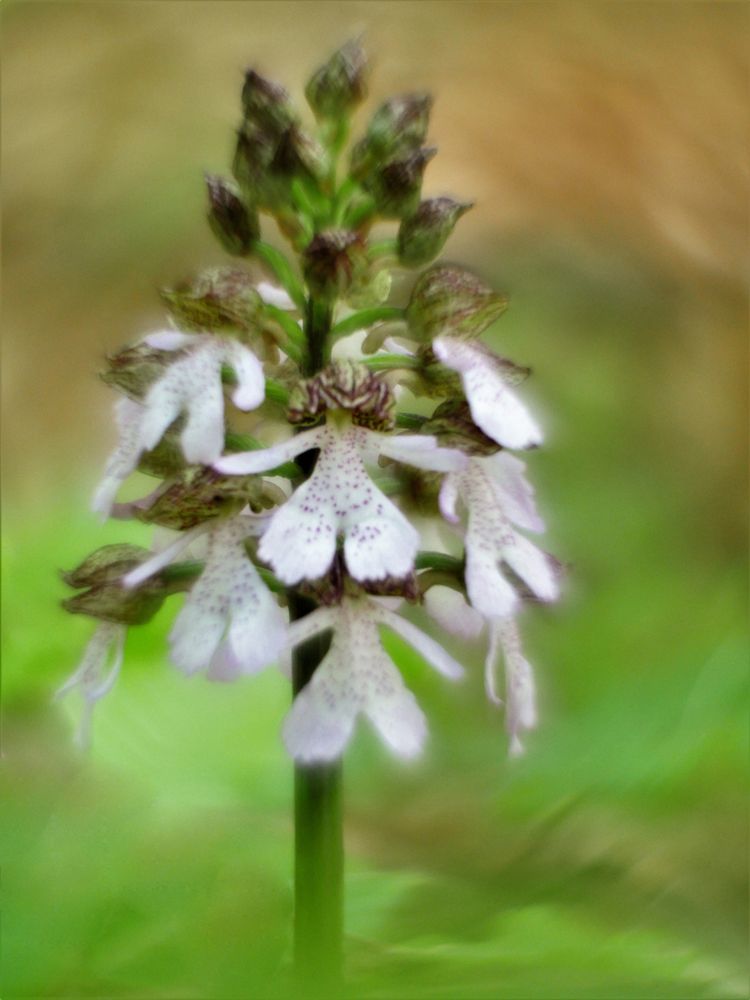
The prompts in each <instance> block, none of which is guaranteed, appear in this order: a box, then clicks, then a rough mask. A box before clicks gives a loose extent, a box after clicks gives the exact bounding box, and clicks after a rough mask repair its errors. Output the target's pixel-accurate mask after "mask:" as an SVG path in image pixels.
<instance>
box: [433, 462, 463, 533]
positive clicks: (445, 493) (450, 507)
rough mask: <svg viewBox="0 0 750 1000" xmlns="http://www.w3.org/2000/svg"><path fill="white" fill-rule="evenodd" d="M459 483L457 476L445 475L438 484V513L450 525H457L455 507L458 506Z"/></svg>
mask: <svg viewBox="0 0 750 1000" xmlns="http://www.w3.org/2000/svg"><path fill="white" fill-rule="evenodd" d="M459 482H460V480H459V479H458V477H457V476H453V475H450V474H449V475H447V476H445V478H444V479H443V481H442V483H441V484H440V494H439V496H438V505H439V507H440V513H441V514H442V515H443V517H444V518H445V520H446V521H449V522H450V523H451V524H458V520H459V518H458V514H457V513H456V506H457V504H458V492H459Z"/></svg>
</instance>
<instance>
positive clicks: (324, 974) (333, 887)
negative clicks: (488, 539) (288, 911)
mask: <svg viewBox="0 0 750 1000" xmlns="http://www.w3.org/2000/svg"><path fill="white" fill-rule="evenodd" d="M332 315H333V306H332V304H331V303H330V302H321V301H318V300H316V299H315V298H314V297H313V296H310V299H309V300H308V302H307V306H306V309H305V333H306V335H307V343H308V364H307V372H306V374H308V375H314V374H315V373H316V372H317V371H320V369H321V368H323V367H324V366H325V364H326V363H327V357H328V339H329V334H330V331H331V317H332ZM307 458H308V456H307V455H300V457H299V459H298V464H299V465H300V466H301V467H302V468H303V470H304V471H305V472H306V473H307V475H309V474H310V472H311V471H312V463H310V462H308V461H307ZM315 606H316V605H315V602H314V601H311V600H310V599H309V598H307V597H304V596H302V595H300V594H295V593H293V592H290V594H289V614H290V618H291V619H292V621H294V620H296V619H298V618H302V617H304V616H305V615H307V614H310V613H311V612H312V611H313V610H314V609H315ZM329 642H330V639H329V636H328V635H326V634H323V635H318V636H314V637H313V638H312V639H308V640H307V642H304V643H302V644H301V645H299V646H297V648H296V649H295V651H294V655H293V657H292V691H293V693H294V697H295V698H296V697H297V696H298V695H299V693H300V692H301V691H302V690H303V688H305V686H306V685H307V684H308V683H309V682H310V680H311V679H312V676H313V674H314V673H315V671H316V670H317V668H318V666H319V665H320V662H321V661H322V659H323V657H324V656H325V654H326V653H327V651H328V646H329ZM341 786H342V767H341V761H340V760H339V761H334V762H333V763H330V764H302V763H297V764H295V767H294V968H295V976H296V989H297V992H298V995H301V996H305V997H311V996H314V997H320V998H325V1000H328V998H331V997H334V996H336V995H337V994H338V993H339V992H340V989H341V982H342V938H343V925H344V918H343V904H344V888H343V879H344V846H343V815H342V801H341V800H342V794H341Z"/></svg>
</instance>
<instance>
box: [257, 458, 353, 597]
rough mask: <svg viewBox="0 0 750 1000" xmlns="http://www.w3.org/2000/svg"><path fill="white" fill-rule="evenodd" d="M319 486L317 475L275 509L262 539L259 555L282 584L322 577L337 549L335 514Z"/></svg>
mask: <svg viewBox="0 0 750 1000" xmlns="http://www.w3.org/2000/svg"><path fill="white" fill-rule="evenodd" d="M316 486H317V484H316V481H315V478H314V477H312V478H310V479H308V480H307V482H305V483H303V484H302V486H300V487H299V488H298V489H297V490H296V491H295V492H294V493H293V494H292V496H291V497H290V498H289V500H287V502H286V503H285V504H284V505H283V506H282V507H279V509H278V510H277V511H276V512H275V514H274V515H273V517H272V518H271V522H270V524H269V527H268V529H267V530H266V532H265V534H264V535H263V536H262V538H261V540H260V545H259V547H258V555H259V556H260V558H261V559H262V560H264V561H265V562H269V563H270V564H271V566H272V567H273V571H274V573H275V574H276V576H277V577H278V578H279V579H280V580H281V581H282V583H286V584H289V585H291V584H295V583H299V581H300V580H303V579H306V580H314V579H317V578H318V577H320V576H323V574H324V573H325V572H326V570H327V569H328V567H329V566H330V565H331V562H332V560H333V556H334V554H335V552H336V517H335V513H334V510H333V507H332V506H331V504H330V503H329V502H327V500H326V498H325V497H321V496H320V495H319V494H318V493H317V489H316Z"/></svg>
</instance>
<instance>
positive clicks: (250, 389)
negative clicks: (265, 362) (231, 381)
mask: <svg viewBox="0 0 750 1000" xmlns="http://www.w3.org/2000/svg"><path fill="white" fill-rule="evenodd" d="M224 356H225V359H226V361H227V363H228V364H229V365H231V366H232V368H233V369H234V373H235V375H236V376H237V388H236V389H235V390H234V392H233V393H232V402H233V403H234V405H235V406H236V407H238V408H239V409H240V410H254V409H255V408H256V407H258V406H260V404H261V403H262V402H263V400H264V399H265V395H266V380H265V376H264V375H263V366H262V365H261V363H260V361H258V359H257V358H256V357H255V355H254V354H253V352H252V351H250V350H248V349H247V347H245V346H244V345H243V344H240V343H239V341H236V340H230V341H227V345H226V351H225V355H224Z"/></svg>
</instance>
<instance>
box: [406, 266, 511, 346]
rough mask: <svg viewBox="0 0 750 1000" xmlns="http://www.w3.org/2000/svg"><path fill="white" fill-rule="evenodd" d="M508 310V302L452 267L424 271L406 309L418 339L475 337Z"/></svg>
mask: <svg viewBox="0 0 750 1000" xmlns="http://www.w3.org/2000/svg"><path fill="white" fill-rule="evenodd" d="M507 307H508V300H507V299H506V298H505V296H504V295H499V294H498V293H497V292H494V291H493V290H492V289H491V288H489V287H488V286H487V285H485V284H484V282H483V281H481V280H480V279H479V278H477V276H476V275H474V274H472V273H471V271H467V270H466V269H465V268H463V267H457V266H455V265H452V264H444V265H436V266H435V267H431V268H430V269H429V270H427V271H425V272H424V274H422V275H421V276H420V278H419V280H418V281H417V283H416V285H415V286H414V289H413V291H412V293H411V299H410V301H409V305H408V306H407V309H406V318H407V320H408V322H409V328H410V330H411V332H412V334H414V335H415V336H416V337H417V338H418V339H420V340H432V338H433V337H437V336H438V335H439V334H449V335H452V336H462V337H468V338H474V337H478V336H479V335H480V334H481V333H482V332H483V331H484V330H486V329H487V327H488V326H489V325H490V324H491V323H494V321H495V320H496V319H497V318H498V316H500V315H501V314H502V313H504V312H505V310H506V309H507Z"/></svg>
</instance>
